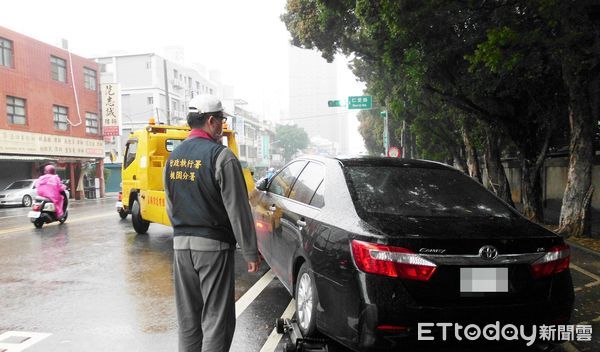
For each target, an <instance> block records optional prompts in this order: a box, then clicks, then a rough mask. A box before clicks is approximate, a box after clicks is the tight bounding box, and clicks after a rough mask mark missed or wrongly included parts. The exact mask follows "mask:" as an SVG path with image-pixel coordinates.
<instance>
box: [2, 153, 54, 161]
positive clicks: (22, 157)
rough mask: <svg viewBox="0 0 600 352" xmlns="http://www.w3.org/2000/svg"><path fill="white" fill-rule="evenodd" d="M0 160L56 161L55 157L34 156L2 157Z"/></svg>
mask: <svg viewBox="0 0 600 352" xmlns="http://www.w3.org/2000/svg"><path fill="white" fill-rule="evenodd" d="M0 160H5V161H57V160H58V158H56V157H46V156H34V155H2V154H0Z"/></svg>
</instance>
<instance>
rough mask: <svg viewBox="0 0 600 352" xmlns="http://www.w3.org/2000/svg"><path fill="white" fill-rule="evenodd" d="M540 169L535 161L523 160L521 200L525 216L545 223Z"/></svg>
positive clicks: (524, 158)
mask: <svg viewBox="0 0 600 352" xmlns="http://www.w3.org/2000/svg"><path fill="white" fill-rule="evenodd" d="M541 181H542V180H541V176H540V167H539V165H537V163H536V162H535V161H532V160H531V159H529V158H526V157H523V158H522V159H521V199H522V200H523V215H525V217H526V218H528V219H529V220H531V221H535V222H537V223H541V222H543V221H544V207H543V206H542V182H541Z"/></svg>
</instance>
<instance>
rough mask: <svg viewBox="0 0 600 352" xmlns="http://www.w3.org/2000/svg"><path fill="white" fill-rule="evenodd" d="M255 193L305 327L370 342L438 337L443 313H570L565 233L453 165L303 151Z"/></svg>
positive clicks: (263, 235)
mask: <svg viewBox="0 0 600 352" xmlns="http://www.w3.org/2000/svg"><path fill="white" fill-rule="evenodd" d="M251 203H252V206H253V212H254V218H255V221H256V228H257V235H258V245H259V250H260V252H261V253H262V255H263V256H264V258H265V260H266V261H267V263H268V264H269V265H270V266H271V268H272V270H273V271H274V272H275V273H276V275H277V276H278V278H279V279H280V280H281V282H282V283H283V285H284V286H285V287H286V288H287V290H288V291H289V292H290V293H291V294H292V295H293V296H294V297H295V299H296V312H297V313H296V314H297V320H298V324H299V326H300V328H301V330H302V332H303V333H304V334H305V335H311V334H313V333H315V331H316V330H319V331H320V332H321V333H323V334H325V335H326V336H329V337H331V338H333V339H335V340H337V341H338V342H340V343H341V344H343V345H345V346H347V347H349V348H351V349H352V350H360V351H364V350H373V349H391V348H397V347H398V346H399V345H401V344H402V343H410V342H411V341H417V340H433V339H435V338H437V337H436V336H440V334H441V333H446V332H447V331H442V330H444V329H446V328H447V327H448V326H447V325H446V326H444V325H443V324H445V323H453V324H476V325H477V326H479V327H482V328H483V327H485V325H484V324H488V323H494V324H496V325H497V326H498V325H501V324H502V325H501V327H502V328H503V327H504V326H505V324H526V328H527V326H528V327H530V328H533V327H532V326H533V325H534V324H536V325H541V324H551V325H557V324H566V323H568V321H569V319H570V315H571V310H572V306H573V297H574V295H573V284H572V281H571V274H570V272H569V259H570V252H569V247H568V246H567V245H566V244H565V242H564V241H563V239H562V238H561V237H559V236H557V235H556V234H554V233H552V232H551V231H548V230H546V229H545V228H543V227H541V226H538V225H536V224H534V223H531V222H529V221H528V220H526V219H525V218H523V217H522V216H521V215H520V214H519V213H518V212H516V211H515V210H514V209H512V208H511V207H510V206H508V205H507V204H506V203H504V202H503V201H502V200H500V199H499V198H497V197H496V196H495V195H493V194H492V193H490V192H489V191H487V190H486V189H485V188H484V187H483V186H482V185H480V184H479V183H477V182H476V181H474V180H473V179H471V178H470V177H468V176H466V175H464V174H463V173H461V172H459V171H457V170H455V169H453V168H451V167H448V166H446V165H443V164H439V163H434V162H427V161H416V160H403V159H394V158H347V159H342V158H325V157H312V156H311V157H302V158H299V159H296V160H294V161H292V162H290V163H289V164H287V165H286V166H285V167H284V168H282V169H281V170H280V171H279V172H278V173H277V174H276V175H275V176H274V177H273V178H272V179H271V180H270V181H269V180H266V179H265V180H263V181H262V182H260V183H259V184H258V185H257V189H256V190H254V192H253V194H252V195H251ZM439 323H441V324H439ZM462 326H463V327H464V325H462ZM517 326H518V325H517ZM459 327H460V326H459ZM451 328H453V329H456V328H457V326H456V325H453V326H452V327H451ZM453 331H454V330H453ZM475 332H476V331H475ZM448 335H450V333H449V332H448ZM480 335H481V334H480ZM452 337H453V338H454V335H452ZM456 337H457V338H458V339H460V335H459V334H457V335H456ZM482 338H483V337H482ZM500 340H501V339H500Z"/></svg>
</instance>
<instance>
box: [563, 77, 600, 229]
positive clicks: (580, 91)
mask: <svg viewBox="0 0 600 352" xmlns="http://www.w3.org/2000/svg"><path fill="white" fill-rule="evenodd" d="M565 76H567V74H565ZM570 78H572V76H571V77H570ZM567 79H568V78H566V79H565V80H567ZM567 86H568V87H569V98H570V106H571V113H570V114H569V122H570V127H571V137H570V138H571V142H570V145H569V152H570V156H569V174H568V175H569V176H568V179H567V186H566V188H565V193H564V195H563V203H562V207H561V210H560V223H559V228H558V232H559V233H560V234H562V235H563V236H565V237H568V236H585V237H589V236H591V218H590V214H591V200H592V194H593V191H594V188H593V186H592V161H593V133H594V124H595V123H596V119H595V118H594V116H595V114H594V110H595V109H594V107H593V103H594V102H597V101H598V97H597V95H594V94H600V92H598V90H599V89H590V88H592V87H595V88H597V87H598V85H597V84H595V85H594V84H590V83H589V81H588V80H587V79H586V78H584V77H582V78H581V79H570V80H568V81H567Z"/></svg>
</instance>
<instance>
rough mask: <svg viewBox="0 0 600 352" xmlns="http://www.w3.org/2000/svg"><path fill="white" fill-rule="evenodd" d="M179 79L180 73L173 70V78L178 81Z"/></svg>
mask: <svg viewBox="0 0 600 352" xmlns="http://www.w3.org/2000/svg"><path fill="white" fill-rule="evenodd" d="M178 77H179V72H177V70H175V69H173V78H175V79H177V78H178Z"/></svg>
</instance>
